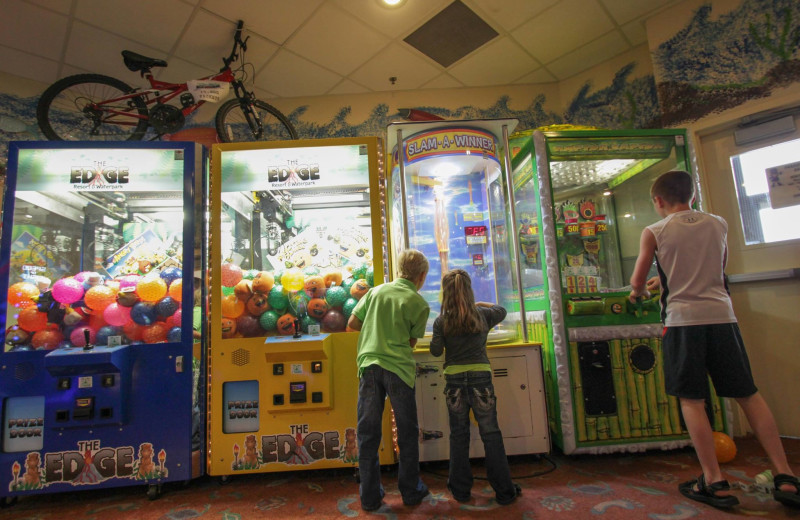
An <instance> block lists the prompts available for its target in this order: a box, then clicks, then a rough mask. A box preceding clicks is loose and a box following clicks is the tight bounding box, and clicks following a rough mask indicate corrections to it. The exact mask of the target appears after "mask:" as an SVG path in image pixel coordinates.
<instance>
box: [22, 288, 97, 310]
mask: <svg viewBox="0 0 800 520" xmlns="http://www.w3.org/2000/svg"><path fill="white" fill-rule="evenodd" d="M82 289H83V288H82V287H81V294H83V290H82ZM38 298H39V288H38V287H36V286H35V285H33V284H32V283H29V282H17V283H15V284H13V285H12V286H11V287H9V288H8V304H9V305H13V306H14V307H18V308H20V309H22V308H25V307H31V306H33V305H35V304H36V300H37V299H38ZM78 299H80V297H78Z"/></svg>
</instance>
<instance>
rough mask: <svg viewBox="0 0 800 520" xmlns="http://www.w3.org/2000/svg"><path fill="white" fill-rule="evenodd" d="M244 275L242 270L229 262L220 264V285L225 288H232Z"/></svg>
mask: <svg viewBox="0 0 800 520" xmlns="http://www.w3.org/2000/svg"><path fill="white" fill-rule="evenodd" d="M243 276H244V273H243V272H242V268H241V267H239V266H238V265H236V264H232V263H230V262H226V263H224V264H222V269H221V271H220V280H221V281H222V285H223V286H225V287H233V286H235V285H236V284H237V283H239V280H241V279H242V277H243Z"/></svg>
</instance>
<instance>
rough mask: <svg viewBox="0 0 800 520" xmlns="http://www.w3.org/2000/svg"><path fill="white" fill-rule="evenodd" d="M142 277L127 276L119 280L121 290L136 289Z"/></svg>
mask: <svg viewBox="0 0 800 520" xmlns="http://www.w3.org/2000/svg"><path fill="white" fill-rule="evenodd" d="M141 279H142V277H141V276H139V275H138V274H126V275H125V276H123V277H121V278H119V280H118V281H119V290H120V291H124V290H125V289H129V288H130V289H136V286H137V285H138V284H139V280H141Z"/></svg>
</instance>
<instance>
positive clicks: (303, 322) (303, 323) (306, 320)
mask: <svg viewBox="0 0 800 520" xmlns="http://www.w3.org/2000/svg"><path fill="white" fill-rule="evenodd" d="M309 325H319V321H317V320H315V319H314V318H312V317H311V316H309V315H308V314H306V315H305V316H303V317H302V318H300V330H302V331H303V332H305V333H306V334H308V326H309Z"/></svg>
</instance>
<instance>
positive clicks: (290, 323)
mask: <svg viewBox="0 0 800 520" xmlns="http://www.w3.org/2000/svg"><path fill="white" fill-rule="evenodd" d="M295 319H297V318H295V317H294V316H292V315H291V314H288V313H287V314H284V315H283V316H281V317H280V318H278V326H277V330H278V334H280V335H281V336H291V335H292V334H294V320H295Z"/></svg>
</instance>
